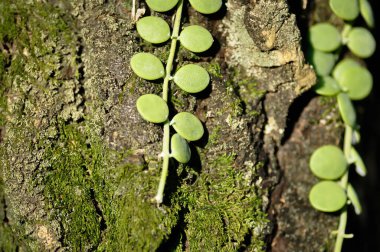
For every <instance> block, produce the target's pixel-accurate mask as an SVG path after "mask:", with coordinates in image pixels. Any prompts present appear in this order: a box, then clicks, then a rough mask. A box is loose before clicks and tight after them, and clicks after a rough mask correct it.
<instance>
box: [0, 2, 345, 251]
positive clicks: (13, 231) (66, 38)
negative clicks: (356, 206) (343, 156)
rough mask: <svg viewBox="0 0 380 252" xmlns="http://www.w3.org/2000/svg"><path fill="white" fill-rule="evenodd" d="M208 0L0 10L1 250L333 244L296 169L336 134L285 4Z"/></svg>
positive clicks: (334, 115)
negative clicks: (198, 131) (150, 64)
mask: <svg viewBox="0 0 380 252" xmlns="http://www.w3.org/2000/svg"><path fill="white" fill-rule="evenodd" d="M210 2H212V3H211V5H210V6H208V5H203V2H202V1H196V0H190V1H183V2H182V1H181V0H180V1H161V3H160V1H153V0H150V1H141V0H140V1H131V0H125V1H119V0H118V1H103V0H101V1H99V0H87V1H84V0H78V1H68V0H58V1H27V2H26V1H21V0H16V1H11V0H2V1H1V2H0V130H1V137H0V148H1V150H0V160H1V168H0V171H1V173H0V199H1V201H0V234H1V236H0V248H1V250H4V251H18V250H19V249H22V250H26V251H28V250H31V251H55V250H59V249H67V250H73V251H267V250H270V249H272V251H317V250H320V249H322V248H324V247H328V246H330V245H331V243H332V242H333V241H334V236H333V235H330V233H329V232H326V230H334V229H336V226H337V223H338V217H337V216H333V215H327V214H324V213H320V212H317V211H315V210H314V209H313V208H312V207H311V205H310V204H309V201H308V194H309V190H310V189H311V187H312V186H313V184H314V183H315V182H316V181H317V179H316V178H315V177H314V176H313V175H312V173H311V171H310V170H309V168H308V162H309V157H310V155H311V154H312V152H313V151H314V150H315V149H316V148H317V147H318V146H322V145H327V144H335V145H337V144H338V143H339V141H340V139H341V134H342V132H343V130H344V127H343V124H342V123H341V121H340V120H339V113H338V111H337V108H336V105H335V102H334V100H333V99H330V98H321V97H317V96H316V95H313V94H312V92H309V90H310V89H311V87H312V86H313V85H314V84H315V82H316V74H315V72H314V70H313V68H312V67H311V66H310V65H309V64H307V62H306V61H305V57H304V53H303V52H302V48H301V42H302V38H301V33H300V30H299V29H298V27H297V23H296V16H295V15H294V14H292V13H291V12H290V11H289V6H288V4H287V2H286V1H277V0H263V1H248V0H247V1H238V0H229V1H222V2H221V1H210ZM219 2H221V3H222V4H221V5H220V4H219ZM157 3H159V4H157ZM177 4H180V6H181V7H180V8H182V7H183V9H181V15H182V20H179V19H180V18H178V19H176V17H178V15H179V14H178V13H179V8H177ZM182 4H183V6H182ZM160 8H162V10H161V9H160ZM155 10H156V11H155ZM131 12H133V13H132V14H133V15H131ZM176 15H177V16H176ZM144 22H145V23H144ZM159 23H160V24H162V26H161V25H157V24H159ZM165 24H167V26H166V25H165ZM155 25H156V27H157V28H155V29H152V27H154V26H155ZM179 27H182V28H183V29H182V28H181V29H179ZM194 27H195V28H194ZM202 27H203V28H202ZM173 29H174V30H173ZM176 29H177V30H176ZM185 29H188V30H187V31H186V30H185ZM191 29H193V30H191ZM194 29H195V31H194ZM154 30H156V31H157V34H158V35H162V36H161V37H160V36H158V35H157V36H153V35H152V32H154ZM168 31H169V32H170V34H167V32H168ZM173 31H175V33H173ZM182 31H183V32H184V33H183V34H182V35H183V37H182V38H181V32H182ZM201 32H204V34H206V35H204V36H203V35H202V36H201V37H202V39H201V41H203V42H204V43H203V44H202V43H201V44H200V45H196V46H195V47H194V44H193V41H194V40H196V38H197V37H196V36H197V35H198V34H199V33H201ZM208 33H209V34H210V35H211V36H212V38H211V37H208V36H209V34H208ZM178 34H179V37H178ZM194 34H195V35H194ZM169 39H171V41H172V44H173V41H175V43H174V45H173V47H171V45H170V43H168V44H163V42H165V41H166V40H169ZM177 40H179V41H180V42H181V43H178V44H177V43H176V41H177ZM180 44H181V45H180ZM210 46H211V47H210ZM201 47H202V48H201ZM203 47H207V48H205V49H203ZM209 47H210V48H209ZM199 48H201V49H199ZM198 49H199V50H198ZM173 51H174V52H175V53H176V58H173V57H172V56H173V53H172V52H173ZM137 57H140V58H137ZM147 58H149V59H147ZM147 60H148V62H153V61H154V62H156V63H157V64H156V65H155V66H158V67H157V68H155V69H153V75H154V74H157V73H158V75H154V76H153V75H152V72H150V70H152V69H148V70H149V71H148V72H147V71H146V68H145V69H144V66H145V67H146V63H147ZM163 64H165V65H166V66H169V68H168V69H166V72H165V70H164V67H163ZM189 66H190V68H192V69H185V68H186V67H187V68H189ZM195 68H196V69H195ZM157 69H158V71H156V70H157ZM160 69H161V70H162V71H160ZM170 71H171V72H170ZM181 71H182V72H181ZM205 71H206V72H207V73H206V72H205ZM202 74H203V76H204V77H205V78H200V77H199V76H201V77H202ZM171 75H173V76H171ZM140 77H141V78H140ZM156 77H157V78H156ZM160 78H164V79H165V81H164V83H166V85H168V83H172V82H173V85H171V86H170V88H168V87H167V86H166V87H165V86H164V87H162V85H161V84H162V81H161V80H158V81H157V80H156V79H160ZM188 79H197V80H199V79H201V82H202V80H204V79H207V80H206V81H203V82H202V83H201V84H199V83H189V82H188ZM169 81H170V82H169ZM174 83H175V84H176V85H174ZM198 84H199V85H200V86H201V87H200V86H199V85H198ZM193 85H195V86H193ZM163 91H164V92H167V93H166V96H165V95H163V98H161V97H159V96H160V94H162V92H163ZM147 94H148V95H147ZM139 97H140V98H139ZM168 97H169V98H170V99H169V100H170V102H167V101H168ZM152 100H153V101H152ZM305 101H307V102H305ZM147 104H148V105H149V106H150V107H149V109H148V110H147V109H146V106H145V105H147ZM152 104H153V107H152V106H151V105H152ZM136 105H137V107H136ZM152 111H153V112H155V113H150V112H152ZM179 115H186V116H191V118H193V119H194V118H195V119H194V120H195V121H196V124H197V126H196V127H198V126H199V127H198V129H202V130H203V131H204V132H203V131H202V130H201V131H202V133H203V135H202V134H198V135H200V136H199V137H196V138H194V139H193V138H189V137H187V136H188V135H189V134H190V135H191V134H193V133H194V132H190V133H189V132H188V131H187V130H188V129H187V128H189V127H187V126H188V125H187V123H189V120H190V119H186V120H185V119H183V118H177V119H178V120H179V121H177V122H178V124H177V125H176V124H175V122H173V121H172V123H170V122H169V121H168V118H170V119H172V118H173V119H174V118H176V117H177V116H179ZM294 115H298V116H294ZM195 116H196V117H195ZM157 118H158V119H157ZM197 118H198V119H197ZM156 119H157V120H156ZM193 119H191V120H193ZM146 120H147V121H151V122H154V123H149V122H147V121H146ZM191 120H190V123H191ZM179 122H181V125H179V124H180V123H179ZM156 123H164V125H165V126H164V127H166V128H167V129H169V127H171V131H172V132H171V133H170V130H169V131H167V129H164V131H163V130H162V125H160V124H156ZM193 124H194V123H193ZM180 126H181V127H182V126H183V128H186V130H185V131H182V129H183V128H181V127H180ZM193 128H194V127H193ZM174 130H175V131H176V132H177V133H178V134H179V135H176V134H173V133H174ZM164 132H166V133H164ZM169 136H171V137H172V138H171V143H172V146H171V147H170V146H169V145H168V144H167V143H168V142H167V141H166V140H168V139H169ZM163 138H164V141H165V143H166V145H165V146H164V147H165V149H164V151H163V150H162V147H163V143H162V139H163ZM165 139H166V140H165ZM185 139H187V140H189V141H192V143H191V144H190V145H188V144H187V142H186V140H185ZM169 149H170V150H171V153H170V157H174V159H169V158H166V157H169V153H168V150H169ZM177 150H178V151H177ZM176 151H177V152H176ZM160 153H161V156H160ZM189 153H191V158H190V160H189V155H190V154H189ZM165 155H167V156H165ZM162 156H163V157H164V160H165V162H168V163H169V165H167V166H165V165H164V167H167V168H168V171H167V174H168V175H167V179H166V184H165V186H161V185H160V189H159V192H158V193H157V187H158V184H159V180H160V174H161V169H162V167H163V164H162ZM176 160H177V161H178V162H177V161H176ZM182 161H184V162H182ZM187 161H188V162H187ZM164 169H166V168H164ZM163 176H166V173H165V174H164V175H163ZM163 195H164V196H163ZM155 197H156V201H152V199H153V198H155ZM157 203H159V204H157ZM300 241H302V242H300Z"/></svg>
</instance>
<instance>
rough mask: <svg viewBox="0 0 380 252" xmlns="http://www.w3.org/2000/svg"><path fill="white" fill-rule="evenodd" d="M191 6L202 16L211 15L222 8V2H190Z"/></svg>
mask: <svg viewBox="0 0 380 252" xmlns="http://www.w3.org/2000/svg"><path fill="white" fill-rule="evenodd" d="M190 4H191V6H193V8H194V9H195V10H196V11H198V12H200V13H203V14H212V13H215V12H217V11H218V10H219V9H220V7H222V0H207V1H205V0H190Z"/></svg>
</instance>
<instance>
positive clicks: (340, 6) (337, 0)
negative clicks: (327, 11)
mask: <svg viewBox="0 0 380 252" xmlns="http://www.w3.org/2000/svg"><path fill="white" fill-rule="evenodd" d="M330 8H331V10H332V11H333V12H334V13H335V15H337V16H338V17H340V18H341V19H344V20H354V19H355V18H356V17H357V16H358V15H359V4H358V0H330Z"/></svg>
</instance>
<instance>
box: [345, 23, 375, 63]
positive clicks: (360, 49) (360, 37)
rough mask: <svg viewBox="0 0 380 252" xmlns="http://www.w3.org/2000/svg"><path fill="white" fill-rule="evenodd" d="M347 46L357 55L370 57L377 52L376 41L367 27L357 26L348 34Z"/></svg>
mask: <svg viewBox="0 0 380 252" xmlns="http://www.w3.org/2000/svg"><path fill="white" fill-rule="evenodd" d="M347 46H348V48H349V49H350V51H351V52H352V53H353V54H355V55H356V56H358V57H361V58H368V57H370V56H372V54H373V53H374V52H375V49H376V41H375V38H374V37H373V36H372V34H371V32H369V31H368V30H367V29H365V28H362V27H355V28H353V29H352V30H351V31H350V33H349V34H348V43H347Z"/></svg>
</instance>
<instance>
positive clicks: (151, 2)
mask: <svg viewBox="0 0 380 252" xmlns="http://www.w3.org/2000/svg"><path fill="white" fill-rule="evenodd" d="M146 3H147V4H148V6H149V8H151V9H152V10H154V11H158V12H165V11H169V10H171V9H173V8H174V6H176V5H177V3H178V0H146ZM190 4H191V6H192V7H193V8H194V9H195V10H196V11H198V12H200V13H203V14H212V13H215V12H217V11H218V10H219V9H220V7H221V6H222V0H190Z"/></svg>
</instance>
